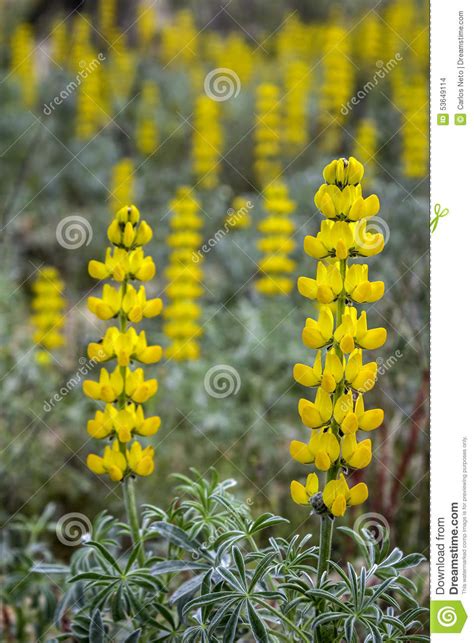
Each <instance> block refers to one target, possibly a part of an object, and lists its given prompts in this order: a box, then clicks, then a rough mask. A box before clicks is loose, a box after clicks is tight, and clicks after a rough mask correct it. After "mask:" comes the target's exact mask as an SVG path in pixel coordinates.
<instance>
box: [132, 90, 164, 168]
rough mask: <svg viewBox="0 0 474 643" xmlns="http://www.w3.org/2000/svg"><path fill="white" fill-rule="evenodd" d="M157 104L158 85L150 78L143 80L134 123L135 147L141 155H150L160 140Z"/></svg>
mask: <svg viewBox="0 0 474 643" xmlns="http://www.w3.org/2000/svg"><path fill="white" fill-rule="evenodd" d="M158 104H159V90H158V85H157V84H156V83H155V82H153V81H151V80H147V81H145V82H144V83H143V87H142V94H141V97H140V104H139V106H138V112H137V117H138V118H137V125H136V139H137V149H138V151H139V152H140V154H143V156H150V155H151V154H153V153H154V152H156V150H157V149H158V144H159V141H160V136H159V130H158Z"/></svg>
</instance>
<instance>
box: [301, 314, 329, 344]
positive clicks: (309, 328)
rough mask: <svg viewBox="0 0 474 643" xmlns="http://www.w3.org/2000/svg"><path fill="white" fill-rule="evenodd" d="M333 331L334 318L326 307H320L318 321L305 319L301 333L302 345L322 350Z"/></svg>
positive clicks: (309, 318)
mask: <svg viewBox="0 0 474 643" xmlns="http://www.w3.org/2000/svg"><path fill="white" fill-rule="evenodd" d="M333 330H334V316H333V314H332V311H331V309H330V308H329V307H328V306H324V307H323V306H321V310H320V313H319V318H318V321H315V320H314V319H312V318H311V317H308V318H307V319H306V323H305V327H304V329H303V333H302V339H303V344H304V345H305V346H307V347H308V348H314V349H316V348H322V347H323V346H326V344H328V343H329V342H330V340H331V339H332V336H333Z"/></svg>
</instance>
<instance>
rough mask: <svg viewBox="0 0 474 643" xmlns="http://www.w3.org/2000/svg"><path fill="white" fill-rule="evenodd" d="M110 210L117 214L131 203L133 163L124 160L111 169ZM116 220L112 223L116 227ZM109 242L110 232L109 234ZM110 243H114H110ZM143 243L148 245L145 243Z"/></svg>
mask: <svg viewBox="0 0 474 643" xmlns="http://www.w3.org/2000/svg"><path fill="white" fill-rule="evenodd" d="M110 192H111V195H110V209H111V210H112V212H114V213H115V212H117V210H120V209H121V208H123V207H124V206H125V205H127V204H128V203H133V196H134V169H133V161H132V160H131V159H129V158H124V159H122V160H121V161H119V162H118V163H117V164H116V165H114V167H113V168H112V178H111V180H110ZM117 224H118V221H117V220H114V221H113V222H112V225H113V226H114V225H115V226H116V225H117ZM109 240H110V241H112V240H111V239H110V232H109ZM112 243H115V242H114V241H112ZM145 243H148V242H147V241H146V242H145Z"/></svg>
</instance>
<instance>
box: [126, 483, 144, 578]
mask: <svg viewBox="0 0 474 643" xmlns="http://www.w3.org/2000/svg"><path fill="white" fill-rule="evenodd" d="M134 483H135V481H134V480H133V478H131V477H130V476H128V477H127V478H126V479H125V481H124V483H123V500H124V503H125V511H126V513H127V520H128V523H129V525H130V528H131V530H132V540H133V544H134V545H135V546H136V545H140V549H139V550H138V562H139V563H140V566H141V567H143V566H144V565H145V552H144V551H143V542H142V538H141V535H140V520H139V517H138V510H137V501H136V498H135V487H134Z"/></svg>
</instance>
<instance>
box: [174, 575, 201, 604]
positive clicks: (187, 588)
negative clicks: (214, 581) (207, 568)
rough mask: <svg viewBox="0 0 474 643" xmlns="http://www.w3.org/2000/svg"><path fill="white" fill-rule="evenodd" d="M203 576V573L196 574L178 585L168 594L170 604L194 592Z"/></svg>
mask: <svg viewBox="0 0 474 643" xmlns="http://www.w3.org/2000/svg"><path fill="white" fill-rule="evenodd" d="M203 578H204V574H198V575H197V576H193V578H190V579H189V580H188V581H186V582H185V583H183V584H182V585H180V586H179V587H178V589H177V590H176V591H175V592H174V593H173V594H172V595H171V596H170V598H169V603H170V605H174V604H176V603H178V601H180V600H182V599H184V598H185V597H190V596H192V595H193V594H195V593H196V592H197V590H198V589H199V587H200V586H201V583H202V579H203Z"/></svg>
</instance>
